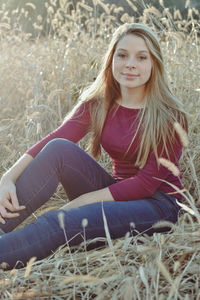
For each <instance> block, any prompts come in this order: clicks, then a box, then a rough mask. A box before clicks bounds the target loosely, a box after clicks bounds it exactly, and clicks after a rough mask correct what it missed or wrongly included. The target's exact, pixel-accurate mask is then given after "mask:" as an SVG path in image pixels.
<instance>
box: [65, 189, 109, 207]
mask: <svg viewBox="0 0 200 300" xmlns="http://www.w3.org/2000/svg"><path fill="white" fill-rule="evenodd" d="M104 201H114V198H113V196H112V194H111V192H110V191H109V189H108V188H104V189H101V190H97V191H94V192H90V193H86V194H83V195H81V196H79V197H78V198H76V199H74V200H73V201H71V202H69V203H67V204H65V205H64V206H62V207H61V209H65V210H68V209H71V208H75V207H79V206H83V205H88V204H92V203H96V202H104Z"/></svg>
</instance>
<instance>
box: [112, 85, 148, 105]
mask: <svg viewBox="0 0 200 300" xmlns="http://www.w3.org/2000/svg"><path fill="white" fill-rule="evenodd" d="M144 96H145V90H144V88H143V89H141V87H140V88H138V89H137V88H135V89H128V88H121V98H120V99H118V100H117V103H118V104H120V105H122V106H125V107H129V108H142V107H144Z"/></svg>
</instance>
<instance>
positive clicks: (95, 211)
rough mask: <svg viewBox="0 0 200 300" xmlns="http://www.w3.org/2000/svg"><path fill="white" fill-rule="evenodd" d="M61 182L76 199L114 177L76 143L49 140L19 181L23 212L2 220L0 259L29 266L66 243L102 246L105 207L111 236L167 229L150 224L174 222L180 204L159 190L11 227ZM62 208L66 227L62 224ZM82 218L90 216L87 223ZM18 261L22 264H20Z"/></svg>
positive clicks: (88, 246)
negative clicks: (27, 263)
mask: <svg viewBox="0 0 200 300" xmlns="http://www.w3.org/2000/svg"><path fill="white" fill-rule="evenodd" d="M59 182H61V183H62V185H63V187H64V189H65V191H66V193H67V195H68V198H69V199H70V200H73V199H75V198H76V197H78V196H80V195H81V194H84V193H87V192H91V191H95V190H98V189H101V188H104V187H107V186H109V185H111V184H112V183H115V179H114V178H113V177H112V176H111V175H110V174H108V173H107V172H106V171H105V170H104V169H103V168H102V167H101V166H100V165H99V164H98V163H97V162H96V161H95V160H94V159H93V158H92V157H91V156H89V155H88V154H87V153H86V152H85V151H83V150H82V149H81V148H80V147H78V146H77V145H76V144H74V143H73V142H70V141H68V140H65V139H55V140H52V141H51V142H49V143H48V144H47V145H46V146H45V147H44V148H43V149H42V151H41V152H40V153H39V154H38V155H37V156H36V157H35V158H34V160H33V161H32V162H31V163H30V165H29V166H28V167H27V168H26V170H25V171H24V172H23V174H22V175H21V176H20V177H19V179H18V180H17V182H16V188H17V195H18V199H19V203H20V205H25V206H26V209H25V210H23V211H21V212H20V216H19V217H17V218H14V219H6V224H4V225H3V224H0V229H1V230H3V232H5V233H6V234H3V235H1V236H0V263H2V262H7V263H8V265H9V266H8V269H11V268H13V267H21V266H23V265H25V264H26V262H27V261H28V260H29V259H30V258H31V257H32V256H36V257H37V259H42V258H44V257H46V256H48V255H50V254H51V253H52V251H54V250H56V248H58V247H59V246H61V245H64V244H66V243H67V244H68V245H69V246H76V245H79V244H80V243H81V242H83V240H84V239H85V240H86V241H87V248H88V249H92V248H95V247H99V246H102V244H103V243H104V242H102V238H105V237H106V233H105V227H104V226H105V224H104V220H103V215H102V209H103V210H104V213H105V216H106V220H107V225H108V228H109V232H110V236H111V238H112V239H116V238H120V237H123V236H124V235H125V234H126V233H127V232H130V234H131V235H136V234H137V233H138V232H144V231H145V233H147V234H149V235H152V234H153V233H154V232H165V231H168V230H169V229H170V228H169V227H161V228H152V225H153V224H155V223H157V222H159V221H161V220H166V221H169V222H172V223H175V222H176V221H177V218H178V212H179V209H180V208H179V206H178V205H177V203H176V201H175V198H174V197H173V196H169V195H167V194H166V193H164V192H162V191H159V190H158V191H156V193H155V194H154V195H153V196H152V197H150V198H148V199H138V200H133V201H109V202H104V203H94V204H90V205H85V206H82V207H78V208H73V209H70V210H68V211H65V210H61V209H60V210H53V211H50V212H47V213H45V214H44V215H42V216H40V217H39V218H38V219H37V220H36V221H35V222H33V223H31V224H29V225H27V226H25V227H24V228H22V229H19V230H15V231H12V230H13V229H14V228H15V227H16V226H17V225H18V224H20V223H21V222H22V221H23V220H24V219H26V218H27V217H28V216H29V215H30V214H31V213H32V212H34V211H35V210H36V209H37V208H39V207H40V206H41V205H42V204H44V203H45V202H46V201H47V200H48V199H49V198H50V197H51V195H52V194H53V193H54V192H55V190H56V188H57V186H58V183H59ZM60 213H62V214H63V224H64V230H63V228H62V226H60V221H59V214H60ZM83 219H87V220H88V224H87V226H86V227H85V228H83V226H82V220H83ZM11 231H12V232H11ZM66 238H67V240H66ZM92 240H93V241H92ZM17 261H21V263H18V264H17V265H16V262H17Z"/></svg>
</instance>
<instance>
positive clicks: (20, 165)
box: [0, 154, 33, 185]
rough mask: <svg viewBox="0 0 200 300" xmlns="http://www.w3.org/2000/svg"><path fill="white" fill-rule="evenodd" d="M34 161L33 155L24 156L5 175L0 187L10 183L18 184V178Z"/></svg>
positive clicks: (0, 181)
mask: <svg viewBox="0 0 200 300" xmlns="http://www.w3.org/2000/svg"><path fill="white" fill-rule="evenodd" d="M32 160H33V157H32V156H31V155H29V154H24V155H22V156H21V157H20V158H19V159H18V161H17V162H16V163H15V164H14V165H13V166H12V167H11V168H10V169H9V170H8V171H7V172H6V173H4V174H3V176H2V178H1V180H0V185H2V184H3V185H4V184H6V183H7V182H10V181H12V182H13V183H16V180H17V178H18V177H19V176H20V175H21V174H22V172H23V171H24V170H25V169H26V167H27V166H28V165H29V164H30V162H31V161H32Z"/></svg>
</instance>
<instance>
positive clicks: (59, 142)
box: [43, 138, 76, 154]
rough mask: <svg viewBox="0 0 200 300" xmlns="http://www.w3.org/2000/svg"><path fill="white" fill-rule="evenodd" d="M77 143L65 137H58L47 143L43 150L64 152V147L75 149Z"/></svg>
mask: <svg viewBox="0 0 200 300" xmlns="http://www.w3.org/2000/svg"><path fill="white" fill-rule="evenodd" d="M74 146H76V144H74V143H73V142H72V141H69V140H67V139H63V138H56V139H53V140H51V141H50V142H48V143H47V144H46V146H45V147H44V149H43V150H45V151H48V152H52V153H53V154H58V153H60V152H61V153H62V152H63V150H64V149H71V148H72V149H73V148H74Z"/></svg>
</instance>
